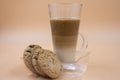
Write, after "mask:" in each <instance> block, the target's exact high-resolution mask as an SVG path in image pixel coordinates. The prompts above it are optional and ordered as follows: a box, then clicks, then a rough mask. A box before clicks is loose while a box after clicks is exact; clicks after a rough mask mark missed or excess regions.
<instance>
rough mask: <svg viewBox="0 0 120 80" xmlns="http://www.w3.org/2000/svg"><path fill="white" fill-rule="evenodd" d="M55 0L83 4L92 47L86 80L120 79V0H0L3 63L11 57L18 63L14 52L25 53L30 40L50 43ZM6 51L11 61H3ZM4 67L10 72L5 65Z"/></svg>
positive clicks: (84, 30) (83, 18) (82, 29)
mask: <svg viewBox="0 0 120 80" xmlns="http://www.w3.org/2000/svg"><path fill="white" fill-rule="evenodd" d="M53 2H54V3H56V2H61V3H62V2H64V3H71V2H75V3H82V4H83V8H82V15H81V23H80V32H82V33H84V34H85V35H86V37H87V39H88V43H89V47H88V49H89V50H90V51H91V57H90V67H89V69H90V71H88V75H87V77H86V78H85V80H120V77H119V75H118V74H120V69H119V68H120V62H119V61H120V0H0V51H1V52H0V56H1V57H0V59H1V60H0V61H1V62H0V67H1V65H2V66H3V64H8V63H9V60H10V59H11V60H12V61H13V62H14V64H15V63H16V62H15V60H13V59H14V58H15V57H13V56H17V55H19V56H22V52H23V50H24V48H25V47H26V46H27V45H28V44H33V43H38V44H41V45H43V46H44V47H46V48H47V47H48V45H46V44H47V43H48V42H49V41H51V38H50V37H51V34H50V33H51V31H50V23H49V14H48V3H53ZM45 36H47V37H49V38H50V40H48V38H47V37H45ZM47 41H48V42H47ZM12 53H13V54H12ZM6 55H9V56H8V59H9V60H7V59H6V61H8V63H7V62H3V61H4V58H5V57H6ZM10 56H11V57H10ZM19 56H17V57H19ZM8 65H9V66H10V65H11V64H8ZM11 66H12V65H11ZM0 69H1V70H6V71H3V72H4V73H7V70H8V69H7V68H6V69H5V68H4V66H3V67H1V68H0ZM9 70H10V68H9ZM4 73H3V74H4ZM93 74H94V76H93ZM104 75H106V76H104ZM107 75H109V76H107ZM3 76H4V77H7V76H6V74H4V75H3Z"/></svg>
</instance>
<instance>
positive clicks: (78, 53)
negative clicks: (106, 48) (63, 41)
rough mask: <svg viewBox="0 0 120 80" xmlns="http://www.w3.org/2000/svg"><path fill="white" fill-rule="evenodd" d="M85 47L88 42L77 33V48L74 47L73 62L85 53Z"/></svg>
mask: <svg viewBox="0 0 120 80" xmlns="http://www.w3.org/2000/svg"><path fill="white" fill-rule="evenodd" d="M80 38H81V40H82V43H81V45H80V43H79V41H80ZM87 47H88V42H87V39H86V37H85V36H84V35H83V34H82V33H79V35H78V43H77V49H76V55H75V62H77V61H78V60H80V59H81V58H82V57H83V56H84V55H85V54H84V53H85V51H86V49H87Z"/></svg>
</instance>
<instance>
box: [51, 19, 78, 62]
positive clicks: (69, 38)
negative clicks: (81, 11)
mask: <svg viewBox="0 0 120 80" xmlns="http://www.w3.org/2000/svg"><path fill="white" fill-rule="evenodd" d="M50 23H51V31H52V39H53V46H54V51H55V53H57V55H58V56H59V58H60V59H61V61H63V62H72V61H74V56H75V54H74V52H75V50H76V44H77V37H78V31H79V23H80V19H78V18H55V19H51V20H50Z"/></svg>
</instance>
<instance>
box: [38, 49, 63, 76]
mask: <svg viewBox="0 0 120 80" xmlns="http://www.w3.org/2000/svg"><path fill="white" fill-rule="evenodd" d="M38 64H39V66H40V67H41V69H42V70H43V72H44V73H45V74H46V75H47V76H48V77H50V78H57V77H59V76H60V74H61V71H62V64H61V62H60V60H59V59H58V57H57V56H56V55H55V54H54V53H53V52H51V51H49V50H45V49H44V50H43V52H39V55H38Z"/></svg>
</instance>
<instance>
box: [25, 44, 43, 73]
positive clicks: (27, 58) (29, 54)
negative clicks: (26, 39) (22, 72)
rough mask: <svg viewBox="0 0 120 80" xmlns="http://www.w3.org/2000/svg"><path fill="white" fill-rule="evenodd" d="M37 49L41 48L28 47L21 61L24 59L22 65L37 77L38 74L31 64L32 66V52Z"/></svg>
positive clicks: (35, 46)
mask: <svg viewBox="0 0 120 80" xmlns="http://www.w3.org/2000/svg"><path fill="white" fill-rule="evenodd" d="M37 47H39V48H41V47H40V46H38V45H29V46H28V47H27V48H26V49H25V51H24V53H23V59H24V63H25V65H26V66H27V68H28V69H29V70H30V71H32V72H33V73H35V74H38V75H39V73H38V72H37V71H36V70H35V69H34V67H33V64H32V56H33V52H34V49H35V48H37Z"/></svg>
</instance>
